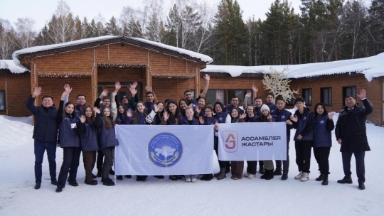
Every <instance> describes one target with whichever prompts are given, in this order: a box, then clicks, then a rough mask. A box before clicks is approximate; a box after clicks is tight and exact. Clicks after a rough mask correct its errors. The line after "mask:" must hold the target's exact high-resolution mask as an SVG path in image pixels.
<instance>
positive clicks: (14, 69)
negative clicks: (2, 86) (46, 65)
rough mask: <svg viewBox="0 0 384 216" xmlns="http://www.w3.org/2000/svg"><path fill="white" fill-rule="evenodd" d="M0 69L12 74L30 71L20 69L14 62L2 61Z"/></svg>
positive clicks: (0, 61)
mask: <svg viewBox="0 0 384 216" xmlns="http://www.w3.org/2000/svg"><path fill="white" fill-rule="evenodd" d="M0 69H4V70H9V71H11V73H24V72H26V71H29V70H28V69H26V68H24V67H19V66H17V65H16V64H15V62H14V61H13V60H0Z"/></svg>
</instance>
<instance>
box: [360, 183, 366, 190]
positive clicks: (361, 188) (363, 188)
mask: <svg viewBox="0 0 384 216" xmlns="http://www.w3.org/2000/svg"><path fill="white" fill-rule="evenodd" d="M359 189H360V190H365V185H364V183H363V182H359Z"/></svg>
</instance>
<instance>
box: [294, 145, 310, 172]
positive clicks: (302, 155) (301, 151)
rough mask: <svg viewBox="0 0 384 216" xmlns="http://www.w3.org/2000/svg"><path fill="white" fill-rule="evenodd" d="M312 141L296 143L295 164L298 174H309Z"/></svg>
mask: <svg viewBox="0 0 384 216" xmlns="http://www.w3.org/2000/svg"><path fill="white" fill-rule="evenodd" d="M311 147H312V141H296V142H295V150H296V164H297V166H298V168H299V171H300V172H306V173H310V171H309V168H310V167H311Z"/></svg>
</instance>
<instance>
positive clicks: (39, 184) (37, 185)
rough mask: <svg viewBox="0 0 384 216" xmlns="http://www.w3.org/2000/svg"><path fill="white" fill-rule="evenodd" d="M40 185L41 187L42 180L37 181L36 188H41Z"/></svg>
mask: <svg viewBox="0 0 384 216" xmlns="http://www.w3.org/2000/svg"><path fill="white" fill-rule="evenodd" d="M40 187H41V182H36V184H35V189H36V190H37V189H40Z"/></svg>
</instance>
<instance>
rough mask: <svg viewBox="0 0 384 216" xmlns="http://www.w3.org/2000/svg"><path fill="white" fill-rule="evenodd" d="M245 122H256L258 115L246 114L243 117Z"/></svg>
mask: <svg viewBox="0 0 384 216" xmlns="http://www.w3.org/2000/svg"><path fill="white" fill-rule="evenodd" d="M244 121H245V122H258V121H259V116H256V115H254V116H253V117H249V116H246V117H245V119H244Z"/></svg>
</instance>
